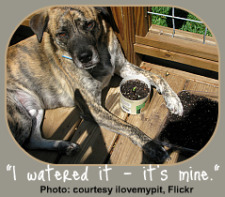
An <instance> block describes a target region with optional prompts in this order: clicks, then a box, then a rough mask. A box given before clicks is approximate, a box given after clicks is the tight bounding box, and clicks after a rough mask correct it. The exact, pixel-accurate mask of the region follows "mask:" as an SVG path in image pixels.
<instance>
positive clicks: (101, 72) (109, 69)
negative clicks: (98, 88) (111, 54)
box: [88, 61, 115, 89]
mask: <svg viewBox="0 0 225 197" xmlns="http://www.w3.org/2000/svg"><path fill="white" fill-rule="evenodd" d="M114 70H115V68H114V66H113V65H112V64H111V62H110V61H109V62H108V63H99V64H98V65H97V66H96V67H94V68H93V69H90V70H88V72H89V73H90V74H91V75H92V77H93V78H94V79H96V80H98V81H100V82H101V83H102V89H103V88H105V87H106V86H107V85H108V84H109V82H110V80H111V77H112V76H113V73H114Z"/></svg>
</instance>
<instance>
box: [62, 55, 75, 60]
mask: <svg viewBox="0 0 225 197" xmlns="http://www.w3.org/2000/svg"><path fill="white" fill-rule="evenodd" d="M62 57H64V58H67V59H69V60H72V59H73V58H72V57H69V56H66V55H62Z"/></svg>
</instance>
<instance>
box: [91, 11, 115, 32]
mask: <svg viewBox="0 0 225 197" xmlns="http://www.w3.org/2000/svg"><path fill="white" fill-rule="evenodd" d="M95 9H96V11H97V12H98V13H99V14H100V15H101V16H102V17H103V18H104V19H105V20H106V21H107V22H108V23H109V24H110V25H111V27H112V28H113V30H114V31H115V32H117V33H119V29H118V27H117V25H116V22H115V20H114V18H113V14H112V11H111V9H110V8H109V7H95Z"/></svg>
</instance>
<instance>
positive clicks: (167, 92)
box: [109, 34, 183, 116]
mask: <svg viewBox="0 0 225 197" xmlns="http://www.w3.org/2000/svg"><path fill="white" fill-rule="evenodd" d="M112 37H113V39H112V43H111V44H110V45H109V46H110V47H109V52H110V54H111V62H112V64H113V65H115V73H116V74H118V75H119V76H121V77H122V78H124V77H127V76H130V75H143V76H145V77H147V78H148V79H149V82H150V83H151V85H152V86H154V87H155V88H156V90H157V91H158V92H159V93H160V94H162V96H163V97H164V99H165V102H166V106H167V107H168V109H169V110H170V111H171V113H174V114H178V115H180V116H181V115H182V114H183V105H182V103H181V101H180V99H179V97H178V96H177V94H176V93H175V92H174V91H173V90H172V89H171V87H170V86H169V85H168V83H167V82H166V81H165V80H164V79H163V78H162V77H161V76H159V75H157V74H154V73H151V72H149V71H146V70H143V69H141V68H139V67H138V66H135V65H133V64H131V63H130V62H128V61H127V59H126V58H125V57H124V54H123V52H122V50H121V46H120V44H119V42H118V40H117V38H116V36H115V34H113V35H112Z"/></svg>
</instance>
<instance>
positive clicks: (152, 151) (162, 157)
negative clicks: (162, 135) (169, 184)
mask: <svg viewBox="0 0 225 197" xmlns="http://www.w3.org/2000/svg"><path fill="white" fill-rule="evenodd" d="M142 149H143V151H144V154H145V155H146V156H147V157H149V159H150V160H151V161H154V163H157V164H161V163H164V162H165V161H166V160H167V159H168V158H169V154H168V152H167V151H166V150H165V149H164V148H163V147H162V146H161V144H159V143H158V142H156V141H154V140H151V141H149V142H147V143H146V144H145V145H144V146H143V147H142Z"/></svg>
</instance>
